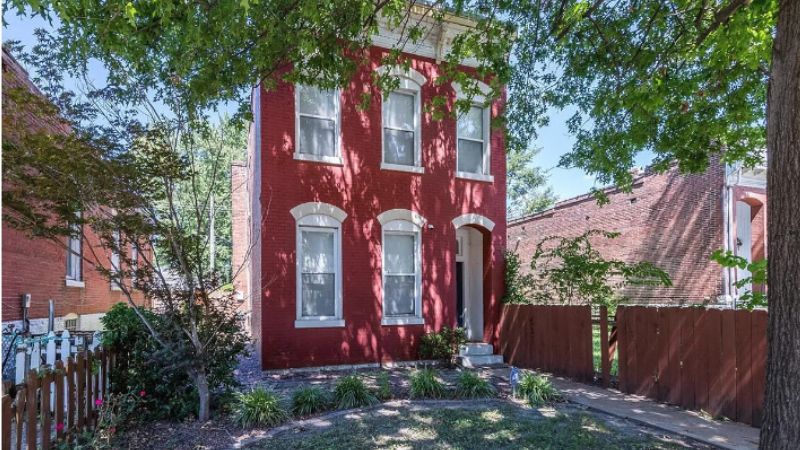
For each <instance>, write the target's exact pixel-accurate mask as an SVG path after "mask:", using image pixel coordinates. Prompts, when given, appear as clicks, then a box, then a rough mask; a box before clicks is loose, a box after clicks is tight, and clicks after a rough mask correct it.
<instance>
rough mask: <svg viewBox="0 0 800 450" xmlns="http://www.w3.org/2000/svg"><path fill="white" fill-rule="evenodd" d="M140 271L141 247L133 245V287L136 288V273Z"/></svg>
mask: <svg viewBox="0 0 800 450" xmlns="http://www.w3.org/2000/svg"><path fill="white" fill-rule="evenodd" d="M138 270H139V247H137V246H136V244H131V285H132V286H133V287H136V286H135V284H136V272H137V271H138Z"/></svg>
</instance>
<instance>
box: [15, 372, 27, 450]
mask: <svg viewBox="0 0 800 450" xmlns="http://www.w3.org/2000/svg"><path fill="white" fill-rule="evenodd" d="M27 398H28V392H27V390H26V389H25V387H24V385H23V387H22V388H20V389H18V390H17V398H16V399H15V400H14V404H15V405H16V408H17V411H16V412H17V414H16V421H17V424H16V425H17V442H16V448H17V450H22V426H23V425H24V424H25V400H26V399H27Z"/></svg>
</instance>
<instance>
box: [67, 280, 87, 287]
mask: <svg viewBox="0 0 800 450" xmlns="http://www.w3.org/2000/svg"><path fill="white" fill-rule="evenodd" d="M65 281H66V285H67V287H74V288H84V287H86V282H84V281H83V280H73V279H72V278H67V279H66V280H65Z"/></svg>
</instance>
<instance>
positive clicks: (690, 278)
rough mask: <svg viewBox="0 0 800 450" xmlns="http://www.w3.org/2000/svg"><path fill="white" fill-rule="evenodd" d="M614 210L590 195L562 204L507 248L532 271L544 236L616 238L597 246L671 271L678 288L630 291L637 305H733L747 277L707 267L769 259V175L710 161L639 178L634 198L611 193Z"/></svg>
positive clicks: (520, 224) (514, 230)
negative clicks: (595, 233)
mask: <svg viewBox="0 0 800 450" xmlns="http://www.w3.org/2000/svg"><path fill="white" fill-rule="evenodd" d="M606 194H607V195H608V198H609V200H610V201H609V203H608V204H606V205H604V206H602V207H601V206H598V204H597V202H596V201H595V198H594V196H593V195H591V194H586V195H581V196H578V197H574V198H570V199H567V200H563V201H560V202H558V203H557V204H556V205H555V206H554V207H553V208H552V209H549V210H546V211H542V212H540V213H536V214H533V215H530V216H527V217H522V218H519V219H516V220H512V221H510V222H509V224H508V246H509V249H511V250H515V251H516V252H517V253H518V254H519V255H520V257H521V259H522V262H523V264H524V267H528V264H529V262H530V260H531V255H532V254H533V252H534V251H535V247H536V244H538V243H539V241H540V240H541V239H542V238H544V237H546V236H577V235H580V234H582V233H584V232H586V231H588V230H591V229H602V230H606V231H618V232H620V233H621V235H620V236H619V237H618V238H616V239H613V240H608V239H598V240H597V241H596V242H593V245H595V246H596V248H597V249H598V250H599V251H600V252H601V253H602V254H603V256H604V257H607V258H612V257H613V258H618V259H622V260H626V261H650V262H652V263H655V264H656V265H658V266H659V267H661V268H662V269H664V270H666V271H667V273H669V275H670V277H671V278H672V282H673V286H672V287H668V288H666V287H665V288H653V287H646V288H628V289H627V290H626V291H625V295H626V296H627V297H629V298H630V299H631V300H632V301H633V302H636V303H703V302H712V303H730V302H732V301H733V299H734V298H735V297H736V296H737V295H738V294H739V292H738V290H737V288H736V287H735V286H734V285H733V283H734V282H735V281H736V280H737V279H741V278H742V277H745V276H748V274H747V273H746V271H745V270H737V269H723V268H722V267H721V266H719V265H718V264H716V263H714V262H712V261H710V260H709V256H710V255H711V253H712V252H713V251H714V250H718V249H722V250H732V251H734V252H735V253H736V254H737V255H740V256H743V257H745V258H747V259H748V260H750V261H756V260H759V259H762V258H764V257H766V248H767V247H766V239H767V237H766V222H765V220H766V205H767V199H766V170H765V169H763V168H757V169H746V168H743V167H731V166H728V165H725V164H721V163H720V162H719V161H718V160H714V161H712V163H711V165H710V167H709V168H708V170H707V171H706V172H704V173H702V174H696V175H681V174H679V173H678V170H677V169H672V170H669V171H668V172H666V173H663V174H658V173H652V172H649V171H645V172H644V173H642V174H640V175H638V176H637V177H636V178H635V181H634V183H633V190H632V192H630V193H625V192H621V191H619V190H616V189H607V190H606Z"/></svg>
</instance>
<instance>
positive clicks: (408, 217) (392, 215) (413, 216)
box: [378, 209, 428, 228]
mask: <svg viewBox="0 0 800 450" xmlns="http://www.w3.org/2000/svg"><path fill="white" fill-rule="evenodd" d="M393 220H405V221H407V222H411V223H413V224H414V225H416V226H418V227H420V228H422V227H423V226H424V225H425V224H426V223H427V222H428V221H427V220H426V219H425V218H424V217H422V216H421V215H420V214H419V213H417V212H414V211H411V210H408V209H390V210H388V211H384V212H382V213H380V214H378V222H380V224H381V225H386V224H387V223H389V222H391V221H393Z"/></svg>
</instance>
